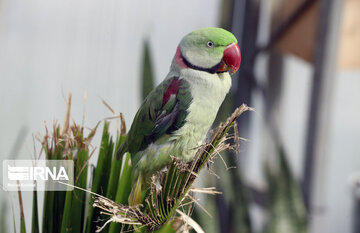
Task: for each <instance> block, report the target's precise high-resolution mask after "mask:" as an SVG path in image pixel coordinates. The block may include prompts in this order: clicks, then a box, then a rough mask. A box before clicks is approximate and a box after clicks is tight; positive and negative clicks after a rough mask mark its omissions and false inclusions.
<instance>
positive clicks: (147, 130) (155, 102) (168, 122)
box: [117, 77, 192, 157]
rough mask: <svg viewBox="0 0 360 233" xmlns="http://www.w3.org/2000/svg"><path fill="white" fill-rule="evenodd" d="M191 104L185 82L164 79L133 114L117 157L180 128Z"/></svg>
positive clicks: (135, 150)
mask: <svg viewBox="0 0 360 233" xmlns="http://www.w3.org/2000/svg"><path fill="white" fill-rule="evenodd" d="M191 101H192V97H191V93H190V87H189V83H188V82H186V81H185V80H183V79H179V78H178V77H173V78H170V79H166V80H164V81H163V82H162V83H161V84H160V85H159V86H157V87H156V88H155V89H154V90H152V91H151V92H150V93H149V95H148V96H147V97H146V99H145V100H144V102H143V104H142V105H141V107H140V109H139V110H138V112H137V113H136V115H135V118H134V121H133V123H132V125H131V128H130V130H129V133H128V135H127V137H126V140H125V142H124V143H123V144H122V145H121V147H120V149H119V150H118V153H117V155H118V157H120V156H122V155H123V154H124V153H125V152H127V151H128V152H130V153H131V154H135V153H136V152H138V151H142V150H144V149H146V147H147V146H148V145H149V144H151V143H153V142H155V141H156V140H157V139H159V138H160V137H161V136H163V135H166V134H171V133H172V132H174V131H175V130H177V129H179V128H181V127H182V126H183V125H184V123H185V119H186V116H187V114H188V112H187V109H188V108H189V106H190V104H191Z"/></svg>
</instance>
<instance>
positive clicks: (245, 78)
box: [233, 0, 260, 137]
mask: <svg viewBox="0 0 360 233" xmlns="http://www.w3.org/2000/svg"><path fill="white" fill-rule="evenodd" d="M239 2H240V1H239ZM259 4H260V3H259V1H258V0H246V1H245V6H244V7H243V9H242V11H243V12H244V19H243V24H242V25H236V24H237V22H236V21H235V20H234V21H233V23H234V24H233V31H234V33H235V35H236V36H238V38H239V37H240V38H241V39H240V40H241V42H240V44H241V50H242V51H241V52H242V57H243V59H242V64H241V67H242V68H241V69H240V70H239V72H238V74H237V75H238V76H237V77H239V78H236V77H235V79H234V80H236V81H237V85H236V86H237V89H236V105H237V106H239V105H241V104H243V103H246V104H248V105H251V95H252V90H253V89H254V80H253V77H254V75H253V71H254V64H255V54H256V53H255V51H256V41H257V35H258V20H259ZM238 5H241V4H240V3H238ZM242 5H244V4H242ZM238 11H240V9H238ZM236 14H237V13H235V14H234V17H237V15H236ZM236 26H237V27H239V28H237V27H236ZM240 30H241V31H240ZM238 33H239V34H240V33H241V34H240V36H239V34H238ZM249 122H250V115H249V114H245V115H244V116H242V117H241V119H239V121H238V128H239V132H240V133H241V134H242V137H247V136H248V133H249V125H250V124H249Z"/></svg>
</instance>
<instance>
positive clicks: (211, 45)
mask: <svg viewBox="0 0 360 233" xmlns="http://www.w3.org/2000/svg"><path fill="white" fill-rule="evenodd" d="M206 46H207V47H209V48H214V42H212V41H211V40H209V41H208V42H206Z"/></svg>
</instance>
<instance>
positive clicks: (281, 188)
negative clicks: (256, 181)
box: [264, 147, 307, 233]
mask: <svg viewBox="0 0 360 233" xmlns="http://www.w3.org/2000/svg"><path fill="white" fill-rule="evenodd" d="M277 165H278V169H274V168H272V167H271V166H270V165H269V164H266V165H265V172H266V178H267V181H268V182H267V183H268V197H269V208H268V213H269V216H270V218H269V221H268V223H267V225H266V227H265V229H264V232H265V233H286V232H293V233H305V232H307V216H306V210H305V206H304V202H303V199H302V196H301V191H300V188H299V185H298V184H297V182H296V180H295V179H294V177H293V174H292V172H291V170H290V166H289V163H288V161H287V159H286V156H285V152H284V150H283V148H282V147H280V148H279V153H278V157H277Z"/></svg>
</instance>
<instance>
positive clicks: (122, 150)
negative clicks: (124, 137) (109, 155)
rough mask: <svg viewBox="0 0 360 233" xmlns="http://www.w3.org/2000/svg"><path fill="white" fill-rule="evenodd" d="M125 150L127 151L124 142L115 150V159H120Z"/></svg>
mask: <svg viewBox="0 0 360 233" xmlns="http://www.w3.org/2000/svg"><path fill="white" fill-rule="evenodd" d="M126 151H127V143H126V142H124V143H122V144H121V145H120V147H119V149H118V151H117V152H116V159H117V160H119V159H121V158H122V156H123V155H124V154H125V152H126Z"/></svg>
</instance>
